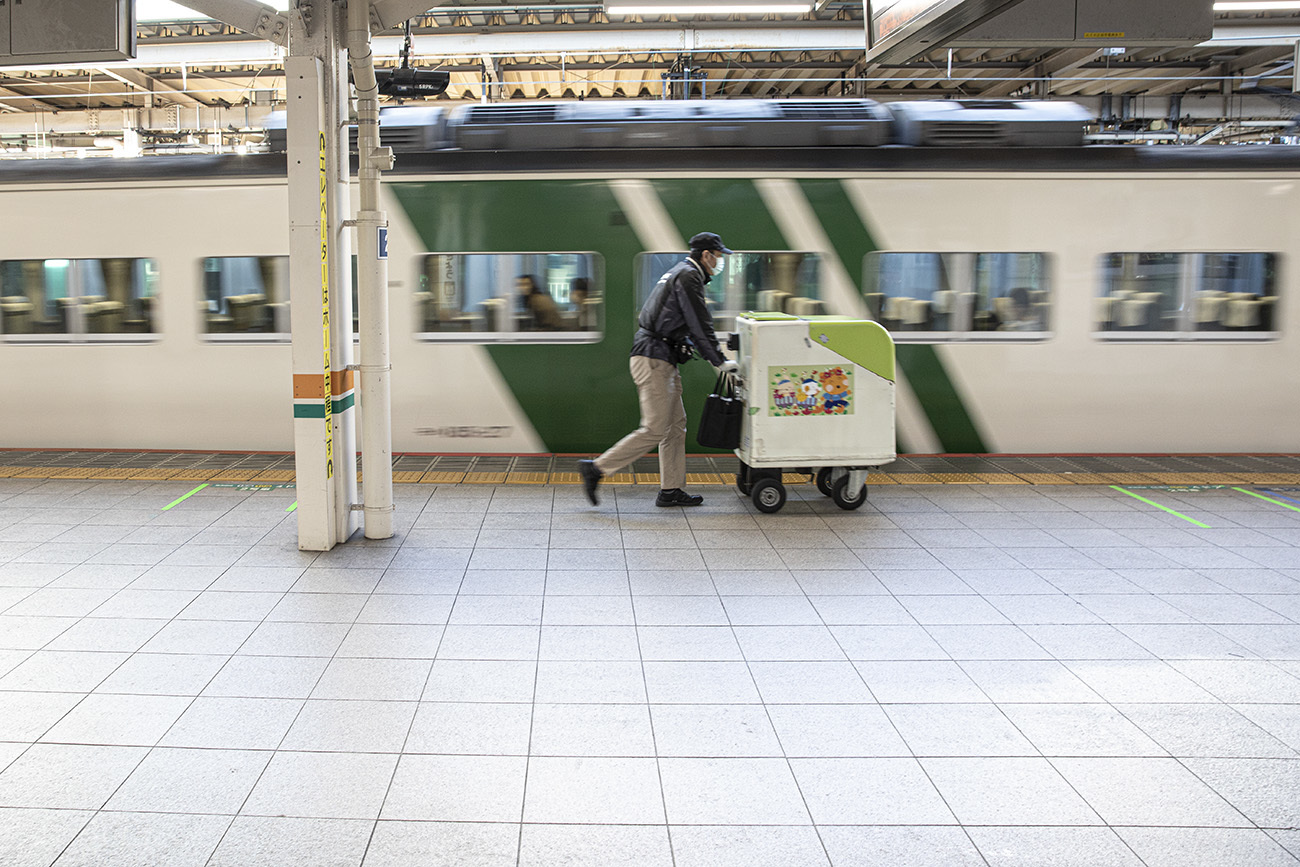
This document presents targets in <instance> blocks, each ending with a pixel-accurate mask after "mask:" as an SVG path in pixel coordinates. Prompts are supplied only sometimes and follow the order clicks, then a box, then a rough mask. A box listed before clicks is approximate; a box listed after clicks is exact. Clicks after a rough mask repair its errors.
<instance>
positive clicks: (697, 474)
mask: <svg viewBox="0 0 1300 867" xmlns="http://www.w3.org/2000/svg"><path fill="white" fill-rule="evenodd" d="M578 457H579V456H577V455H427V454H395V455H394V456H393V481H394V483H398V484H405V483H416V484H442V485H446V484H484V485H540V484H561V485H576V484H579V481H580V480H579V478H578V474H577V472H576V467H575V461H576V459H577V458H578ZM293 461H294V459H293V455H292V454H287V453H250V452H123V451H113V452H95V451H83V450H20V449H7V450H6V449H0V478H27V479H90V480H100V481H108V480H123V479H135V480H139V481H165V480H169V479H176V480H192V481H211V482H265V483H272V484H275V483H286V482H292V481H293V480H294V468H293ZM686 469H687V474H688V482H689V483H691V484H704V485H709V484H730V483H731V482H732V480H733V479H734V477H735V473H736V469H737V461H736V459H735V458H734V457H731V456H729V455H722V456H706V455H690V456H688V457H687V465H686ZM789 475H790V476H791V477H790V478H787V479H786V481H787V483H791V484H795V483H799V482H800V481H806V479H801V478H799V477H798V476H797V475H796V474H789ZM867 483H868V484H872V485H936V484H989V485H1110V484H1119V485H1124V484H1142V485H1150V484H1155V485H1186V484H1257V485H1259V484H1262V485H1279V484H1281V485H1296V484H1300V454H1297V455H1278V454H1269V455H900V456H899V458H898V460H896V461H894V462H893V463H890V464H888V465H887V466H885V467H884V468H882V469H881V471H879V472H874V471H873V472H872V473H871V474H870V476H869V477H868V480H867ZM605 484H610V485H619V484H652V485H657V484H659V465H658V461H657V460H656V459H655V458H653V457H646V458H642V459H640V460H638V461H636V462H635V463H634V464H633V466H632V467H631V468H630V469H629V471H627V472H623V473H619V474H617V475H615V476H612V477H611V478H609V479H606V480H605Z"/></svg>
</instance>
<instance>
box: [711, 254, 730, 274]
mask: <svg viewBox="0 0 1300 867" xmlns="http://www.w3.org/2000/svg"><path fill="white" fill-rule="evenodd" d="M726 264H727V257H726V256H718V257H717V258H716V259H714V261H713V273H714V274H721V273H722V269H723V267H725V266H726Z"/></svg>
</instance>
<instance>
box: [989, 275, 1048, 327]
mask: <svg viewBox="0 0 1300 867" xmlns="http://www.w3.org/2000/svg"><path fill="white" fill-rule="evenodd" d="M998 318H999V320H1000V321H999V322H998V331H1042V330H1043V323H1042V322H1040V321H1039V319H1038V317H1037V316H1035V315H1034V311H1033V307H1032V306H1031V305H1030V303H1029V290H1028V289H1026V288H1025V287H1023V286H1017V287H1015V288H1014V289H1012V290H1011V291H1010V292H1008V293H1007V303H1005V304H1002V305H999V310H998Z"/></svg>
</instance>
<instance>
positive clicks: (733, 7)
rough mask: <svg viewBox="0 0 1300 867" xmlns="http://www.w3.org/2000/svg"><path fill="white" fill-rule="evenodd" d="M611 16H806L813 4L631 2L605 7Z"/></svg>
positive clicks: (635, 0)
mask: <svg viewBox="0 0 1300 867" xmlns="http://www.w3.org/2000/svg"><path fill="white" fill-rule="evenodd" d="M605 11H606V12H608V13H609V14H610V15H687V16H694V17H699V16H702V15H804V14H806V13H808V12H811V11H812V3H725V4H723V3H696V4H694V5H687V4H684V3H675V4H668V3H647V2H644V0H630V2H629V3H627V4H626V5H624V4H618V3H612V4H610V5H608V6H606V7H605Z"/></svg>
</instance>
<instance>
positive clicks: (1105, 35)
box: [1083, 33, 1124, 39]
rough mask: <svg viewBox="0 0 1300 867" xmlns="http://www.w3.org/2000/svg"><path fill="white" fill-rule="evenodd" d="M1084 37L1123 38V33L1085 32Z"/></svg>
mask: <svg viewBox="0 0 1300 867" xmlns="http://www.w3.org/2000/svg"><path fill="white" fill-rule="evenodd" d="M1083 38H1084V39H1123V38H1124V34H1123V33H1085V34H1083Z"/></svg>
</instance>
